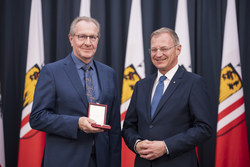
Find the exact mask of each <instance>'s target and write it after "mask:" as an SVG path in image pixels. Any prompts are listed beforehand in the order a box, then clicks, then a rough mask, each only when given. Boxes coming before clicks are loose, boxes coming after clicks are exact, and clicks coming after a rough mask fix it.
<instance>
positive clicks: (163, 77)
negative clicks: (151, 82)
mask: <svg viewBox="0 0 250 167" xmlns="http://www.w3.org/2000/svg"><path fill="white" fill-rule="evenodd" d="M166 78H167V77H166V76H165V75H163V76H161V77H160V79H159V82H163V81H164V80H165V79H166Z"/></svg>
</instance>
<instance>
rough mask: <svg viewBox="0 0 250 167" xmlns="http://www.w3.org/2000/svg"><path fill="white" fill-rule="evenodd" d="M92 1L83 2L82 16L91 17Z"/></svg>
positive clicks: (83, 0)
mask: <svg viewBox="0 0 250 167" xmlns="http://www.w3.org/2000/svg"><path fill="white" fill-rule="evenodd" d="M90 4H91V2H90V0H81V7H80V16H88V17H90Z"/></svg>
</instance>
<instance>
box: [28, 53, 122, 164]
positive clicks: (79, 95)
mask: <svg viewBox="0 0 250 167" xmlns="http://www.w3.org/2000/svg"><path fill="white" fill-rule="evenodd" d="M94 65H95V67H96V70H97V75H98V79H99V84H100V89H101V92H100V98H99V99H100V100H99V103H101V104H106V105H107V106H108V109H107V118H106V123H107V124H109V125H111V127H112V128H111V130H109V131H106V132H102V133H97V134H87V133H85V132H83V131H81V130H79V129H78V119H79V117H81V116H87V115H88V100H87V97H86V95H85V90H84V88H83V85H82V83H81V81H80V78H79V75H78V73H77V70H76V67H75V64H74V62H73V60H72V57H71V56H67V57H66V58H64V59H62V60H59V61H57V62H55V63H51V64H48V65H46V66H44V68H43V69H42V70H41V73H40V76H39V79H38V82H37V85H36V90H35V96H34V102H33V107H32V112H31V115H30V125H31V127H32V128H34V129H37V130H41V131H44V132H46V144H45V152H44V166H46V167H56V166H60V167H64V166H65V167H69V166H72V167H88V162H89V159H90V156H91V150H92V145H93V142H94V143H95V147H96V159H97V166H98V167H119V166H120V161H121V157H120V156H121V134H120V132H121V127H120V109H119V108H120V106H119V99H118V96H117V87H116V79H115V72H114V70H113V69H112V68H110V67H108V66H106V65H104V64H102V63H100V62H97V61H94Z"/></svg>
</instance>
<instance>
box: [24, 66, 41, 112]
mask: <svg viewBox="0 0 250 167" xmlns="http://www.w3.org/2000/svg"><path fill="white" fill-rule="evenodd" d="M39 73H40V68H39V66H38V65H37V64H36V65H34V66H33V67H32V68H31V69H30V70H29V71H28V72H27V73H26V75H25V85H24V93H23V108H24V107H25V106H27V105H28V104H30V103H31V102H32V101H33V96H34V93H35V87H36V83H37V80H38V76H39Z"/></svg>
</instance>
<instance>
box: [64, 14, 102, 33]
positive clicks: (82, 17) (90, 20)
mask: <svg viewBox="0 0 250 167" xmlns="http://www.w3.org/2000/svg"><path fill="white" fill-rule="evenodd" d="M80 21H86V22H92V23H94V24H95V25H96V27H97V29H98V37H99V38H100V29H101V27H100V23H99V22H98V21H97V20H96V19H94V18H92V17H87V16H81V17H77V18H75V19H74V20H73V22H72V23H71V26H70V31H69V34H70V35H75V27H76V24H77V23H79V22H80Z"/></svg>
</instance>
